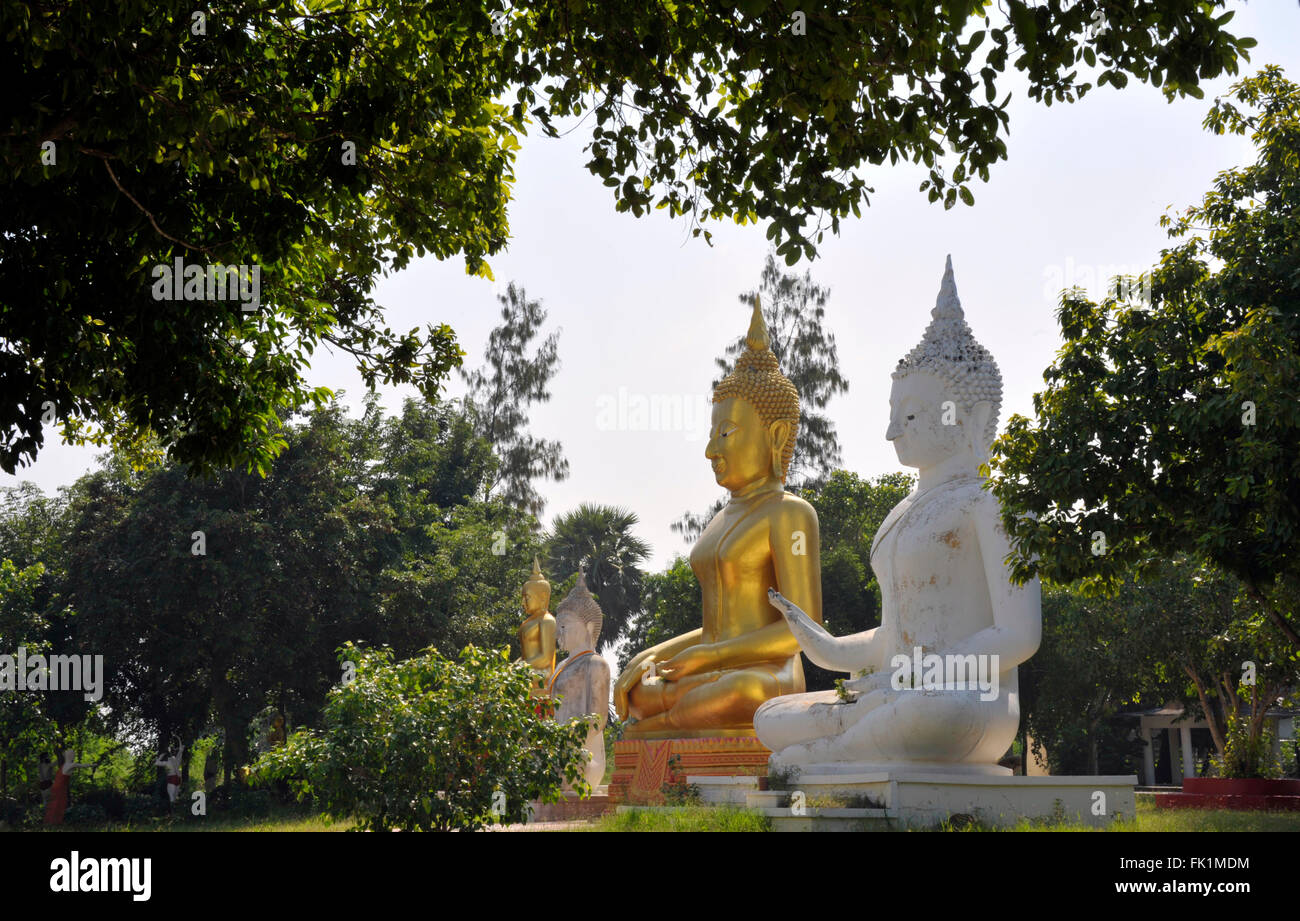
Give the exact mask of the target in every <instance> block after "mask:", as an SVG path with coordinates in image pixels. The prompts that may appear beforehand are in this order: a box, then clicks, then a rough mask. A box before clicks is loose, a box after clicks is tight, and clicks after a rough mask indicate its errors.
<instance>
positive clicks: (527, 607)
mask: <svg viewBox="0 0 1300 921" xmlns="http://www.w3.org/2000/svg"><path fill="white" fill-rule="evenodd" d="M550 600H551V593H550V591H549V590H548V589H546V588H543V587H542V586H540V585H525V586H524V611H525V613H528V614H541V613H542V612H543V611H545V610H546V605H547V604H549V603H550Z"/></svg>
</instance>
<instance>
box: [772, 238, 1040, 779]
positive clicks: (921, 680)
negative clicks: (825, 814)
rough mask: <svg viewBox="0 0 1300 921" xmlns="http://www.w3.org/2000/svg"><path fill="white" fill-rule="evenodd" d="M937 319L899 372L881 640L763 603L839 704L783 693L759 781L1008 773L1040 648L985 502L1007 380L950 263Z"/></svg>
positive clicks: (1035, 619)
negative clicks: (903, 491) (1020, 683)
mask: <svg viewBox="0 0 1300 921" xmlns="http://www.w3.org/2000/svg"><path fill="white" fill-rule="evenodd" d="M931 316H932V317H933V319H932V320H931V322H930V326H929V328H928V329H926V331H925V336H924V337H923V338H922V340H921V342H920V344H919V345H917V347H916V348H914V349H913V350H912V351H911V352H910V353H909V354H908V355H907V357H905V358H904V359H903V360H902V361H900V362H899V363H898V367H897V369H896V370H895V371H894V374H893V378H894V383H893V389H892V391H891V394H890V400H889V403H890V416H889V429H888V431H887V432H886V433H885V437H886V438H888V439H889V440H890V441H891V442H893V444H894V450H895V451H896V452H897V454H898V459H899V461H900V462H901V463H903V464H904V465H906V466H909V467H915V468H917V470H918V471H919V480H918V483H917V486H916V489H915V490H914V491H913V492H912V493H911V495H909V496H908V497H907V498H906V499H904V500H903V501H902V502H900V503H899V504H898V505H897V506H896V507H895V508H894V509H893V511H892V512H890V514H889V516H888V517H887V518H886V519H885V521H884V522H883V523H882V524H881V526H880V529H879V530H878V531H877V532H876V537H875V541H874V542H873V544H872V547H871V566H872V569H873V570H874V571H875V573H876V578H877V580H878V582H879V583H880V591H881V601H882V611H881V623H880V626H879V627H876V628H874V629H872V630H868V631H866V632H865V633H859V634H856V635H853V636H845V637H833V636H831V635H830V634H829V633H827V632H826V630H825V629H824V628H823V627H822V626H821V625H820V624H818V623H816V622H815V621H814V620H813V619H812V618H810V617H808V616H807V615H806V614H804V612H803V611H801V610H800V609H799V608H798V607H797V606H795V605H794V604H791V603H790V602H789V601H787V600H786V599H785V598H783V597H782V596H781V595H780V594H779V593H777V592H770V593H769V597H770V599H771V601H772V603H773V605H774V606H776V607H777V609H778V610H780V611H781V612H782V613H783V614H784V615H785V618H786V622H787V623H788V624H789V625H790V629H791V631H792V632H793V633H794V635H795V636H796V637H797V638H798V640H799V644H800V646H801V648H802V649H803V652H804V654H805V655H807V656H808V658H809V659H810V660H812V661H813V662H815V663H817V664H818V665H820V666H822V667H823V668H827V669H831V670H834V671H841V672H848V673H850V675H852V676H853V677H852V678H850V679H849V680H846V681H845V682H844V683H843V692H838V691H826V692H820V693H812V694H792V695H788V696H785V697H778V698H776V699H774V700H770V701H768V702H766V703H765V704H763V705H762V706H761V707H760V708H759V709H758V712H757V713H755V715H754V728H755V730H756V731H757V733H758V738H759V740H760V741H761V742H762V743H763V744H764V745H766V746H767V747H768V748H770V749H772V751H773V755H772V758H771V761H770V766H771V767H772V768H774V769H776V770H784V769H789V768H795V769H798V770H799V771H800V772H806V773H851V772H862V771H872V770H900V769H907V770H910V771H931V772H943V773H975V774H1006V773H1008V771H1007V769H1006V768H1002V767H999V766H998V765H997V762H998V760H999V759H1000V758H1001V757H1002V756H1003V755H1004V754H1005V753H1006V751H1007V749H1008V748H1009V747H1010V745H1011V743H1012V741H1013V740H1014V739H1015V736H1016V731H1017V729H1018V727H1019V723H1020V704H1019V699H1018V698H1019V695H1018V688H1017V672H1016V668H1017V666H1018V665H1020V664H1021V663H1022V662H1024V661H1025V660H1027V659H1028V658H1029V657H1030V656H1031V655H1033V654H1034V652H1035V651H1036V650H1037V649H1038V643H1039V639H1040V635H1041V629H1042V612H1041V607H1040V593H1039V585H1038V582H1037V581H1036V580H1035V581H1033V582H1030V583H1028V584H1026V585H1023V586H1016V585H1013V584H1012V583H1011V581H1010V578H1009V570H1008V568H1007V566H1006V565H1005V564H1004V563H1003V560H1004V559H1005V558H1006V557H1007V555H1008V554H1009V553H1010V549H1011V548H1010V545H1009V543H1008V540H1007V537H1006V534H1005V533H1004V531H1003V529H1002V526H1001V521H1000V514H999V506H998V502H997V499H996V498H995V497H994V496H993V495H992V494H991V493H989V492H987V491H986V490H984V489H983V488H982V484H983V478H982V477H981V476H980V474H979V468H980V465H981V464H983V463H984V462H986V461H987V459H988V450H989V445H990V444H991V443H992V440H993V436H994V434H995V433H996V431H997V417H998V409H999V406H1000V404H1001V399H1002V379H1001V374H1000V372H999V371H998V366H997V363H996V362H995V361H994V360H993V357H992V356H991V355H990V354H989V352H988V351H987V350H986V349H985V348H984V347H983V346H981V345H980V344H979V343H978V342H976V341H975V339H974V337H973V336H972V335H971V331H970V328H969V327H968V326H967V325H966V321H965V318H964V316H963V314H962V309H961V303H960V302H959V301H958V299H957V288H956V284H955V283H954V281H953V274H952V260H951V258H949V260H948V264H947V268H946V270H945V272H944V276H943V283H942V286H941V288H940V291H939V297H938V300H937V303H936V305H935V308H934V310H933V312H932V314H931Z"/></svg>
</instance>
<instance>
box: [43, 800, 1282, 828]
mask: <svg viewBox="0 0 1300 921" xmlns="http://www.w3.org/2000/svg"><path fill="white" fill-rule="evenodd" d="M350 826H351V823H349V822H334V823H332V824H331V823H327V822H326V821H325V818H324V817H323V816H321V815H315V814H309V813H304V812H303V811H301V810H292V809H284V810H276V811H274V812H272V814H271V815H269V816H249V817H240V816H222V815H215V816H212V817H210V818H206V819H167V818H160V819H148V820H145V821H143V822H138V823H136V824H130V825H128V824H120V823H109V824H107V825H94V826H85V825H83V826H67V827H64V828H61V829H43V831H45V832H47V833H50V834H60V833H61V832H64V831H71V832H76V831H126V832H202V831H224V832H232V831H233V832H249V831H255V832H256V831H260V832H338V831H347V830H348V828H349V827H350ZM768 829H769V824H768V820H767V819H766V818H765V817H764V816H762V815H760V814H758V813H757V812H751V811H749V810H745V809H740V808H737V807H703V806H681V807H678V808H675V809H672V810H664V811H651V810H632V811H629V812H624V813H615V814H612V815H607V816H604V817H603V818H601V819H599V820H598V821H595V822H591V823H589V824H586V825H575V826H570V827H569V828H568V829H566V830H573V831H594V832H610V831H614V832H622V831H655V832H658V831H670V832H675V831H703V832H709V831H767V830H768ZM936 830H940V831H943V830H951V829H936ZM989 830H996V831H1013V832H1088V833H1097V832H1098V831H1099V830H1098V829H1094V828H1089V827H1087V826H1085V825H1077V824H1067V823H1058V824H1033V825H1031V824H1030V823H1028V822H1022V823H1021V824H1020V825H1019V826H1017V827H1015V828H1009V829H983V828H979V827H978V826H976V827H972V828H966V829H962V831H963V832H970V831H989ZM1107 831H1112V832H1130V831H1153V832H1162V831H1170V832H1176V831H1208V832H1214V831H1300V813H1295V812H1234V811H1229V810H1216V809H1157V808H1156V807H1155V806H1154V805H1150V804H1147V803H1139V804H1138V811H1137V818H1136V819H1135V820H1134V821H1130V822H1121V823H1116V824H1115V825H1113V826H1111V827H1110V828H1109V829H1107Z"/></svg>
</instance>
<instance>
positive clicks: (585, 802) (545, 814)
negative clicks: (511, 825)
mask: <svg viewBox="0 0 1300 921" xmlns="http://www.w3.org/2000/svg"><path fill="white" fill-rule="evenodd" d="M529 808H530V809H531V814H530V815H529V818H528V821H529V823H533V822H578V821H582V820H584V819H598V818H600V817H601V816H603V815H605V814H606V813H607V812H613V811H614V810H615V809H616V808H617V804H616V803H615V802H613V801H612V800H611V799H610V796H609V788H608V787H605V786H600V787H596V788H595V789H594V790H593V791H592V792H591V796H589V797H587V798H586V799H582V798H580V797H579V796H578V794H576V793H572V792H567V791H566V792H565V793H564V798H563V799H561V800H560V801H559V802H558V803H542V802H536V801H535V802H533V803H531V804H530V806H529Z"/></svg>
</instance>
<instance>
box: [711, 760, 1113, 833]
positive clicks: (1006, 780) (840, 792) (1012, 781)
mask: <svg viewBox="0 0 1300 921" xmlns="http://www.w3.org/2000/svg"><path fill="white" fill-rule="evenodd" d="M748 780H749V779H748V778H747V779H746V781H748ZM688 782H690V783H693V784H696V785H698V786H699V788H700V792H701V798H702V799H703V800H704V801H705V802H712V803H733V804H739V802H740V797H741V796H743V797H744V803H745V805H746V806H748V807H749V808H751V809H760V810H762V811H763V812H764V813H765V814H766V815H768V816H769V817H770V818H771V819H772V822H773V826H774V828H775V829H776V830H777V831H783V830H784V831H817V830H832V829H837V828H838V829H844V830H868V829H873V830H874V829H880V830H885V829H890V828H894V829H897V828H925V827H933V826H936V825H939V824H941V823H943V822H945V821H949V820H951V819H952V818H953V817H959V821H969V820H974V821H976V822H978V823H980V824H981V825H986V826H991V827H1006V826H1012V825H1015V824H1017V823H1018V822H1019V821H1020V820H1021V819H1029V820H1030V821H1048V822H1050V821H1056V822H1071V823H1081V824H1084V825H1091V826H1094V827H1098V828H1104V827H1106V826H1107V825H1109V824H1110V823H1111V822H1114V821H1116V820H1117V819H1123V820H1132V819H1133V818H1134V816H1135V815H1136V811H1137V800H1136V797H1135V795H1134V792H1133V787H1134V785H1136V783H1137V776H1136V775H1133V774H1128V775H1110V776H1098V777H1051V776H1048V777H1014V776H1010V775H988V774H983V775H981V774H970V773H967V774H946V773H941V772H917V771H912V770H888V771H867V772H859V773H852V772H848V771H841V772H839V773H834V774H826V773H823V774H815V773H805V774H800V775H799V776H797V777H795V778H794V779H792V780H791V781H790V783H789V787H788V789H786V790H772V791H758V790H755V789H754V788H753V787H752V786H750V784H749V783H748V782H745V783H738V782H737V781H736V780H735V779H733V778H728V777H690V778H688ZM798 794H802V796H799V795H798ZM859 813H860V814H859ZM967 817H969V818H967Z"/></svg>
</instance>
